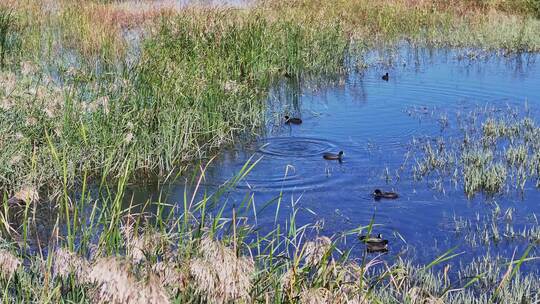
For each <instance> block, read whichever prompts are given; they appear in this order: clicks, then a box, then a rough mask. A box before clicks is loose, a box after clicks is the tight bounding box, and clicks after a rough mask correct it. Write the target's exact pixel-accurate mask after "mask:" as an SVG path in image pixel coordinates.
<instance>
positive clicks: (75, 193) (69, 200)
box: [0, 0, 540, 303]
mask: <svg viewBox="0 0 540 304" xmlns="http://www.w3.org/2000/svg"><path fill="white" fill-rule="evenodd" d="M539 17H540V2H538V1H537V0H518V1H504V0H476V1H474V0H461V1H443V0H416V1H414V0H390V1H368V0H360V1H350V0H338V1H307V0H293V1H282V0H268V1H260V2H256V3H253V4H250V5H248V6H246V7H242V8H231V7H218V8H216V7H204V6H189V7H178V6H172V5H171V4H170V2H166V1H165V2H162V3H161V4H160V5H157V4H156V2H151V1H134V2H131V1H106V0H103V1H91V0H84V1H72V0H45V1H33V0H0V83H1V86H0V147H1V149H0V177H1V178H0V188H1V189H2V206H1V207H0V209H1V211H0V231H1V234H0V297H1V298H2V301H3V302H8V303H30V302H39V303H59V302H62V303H204V302H208V303H231V302H236V303H252V302H260V303H270V302H272V303H493V302H498V303H518V302H519V303H532V302H534V301H537V300H538V299H537V298H535V297H538V294H539V290H540V286H539V283H538V282H539V278H538V276H537V275H536V274H533V273H531V274H525V273H521V272H520V271H519V269H520V267H521V266H522V264H524V263H527V262H528V261H530V260H533V259H534V258H532V257H530V256H529V251H530V250H531V248H532V247H529V248H528V249H527V250H526V251H524V252H518V253H516V254H515V255H514V256H512V257H500V256H491V255H490V254H489V253H486V254H485V255H483V256H479V257H477V259H475V261H474V262H472V263H471V264H470V265H465V266H462V267H461V268H460V269H459V270H456V271H455V272H456V274H455V275H450V274H449V270H448V267H445V262H447V261H449V260H451V259H452V258H455V257H457V256H458V255H459V252H454V251H453V250H449V251H448V252H446V253H444V254H442V255H441V256H440V257H439V258H438V259H436V260H434V261H433V262H432V263H431V264H428V265H422V266H419V265H413V264H412V262H410V261H407V260H404V259H399V258H398V259H397V260H396V261H395V262H393V264H388V263H387V262H386V261H384V260H383V259H381V258H380V257H378V256H368V255H365V256H363V257H362V258H359V259H356V258H355V259H353V258H350V257H349V254H350V251H349V250H346V251H343V250H342V249H340V248H338V245H337V244H338V243H339V242H340V239H341V238H342V236H333V237H332V238H328V237H326V236H319V235H318V230H317V226H316V225H315V224H313V225H308V226H301V227H297V226H296V223H295V216H296V211H295V210H294V206H293V208H292V209H293V211H292V213H291V216H290V220H289V222H288V223H287V225H286V226H280V225H277V226H276V227H275V230H273V231H272V232H269V233H268V234H266V235H261V234H260V232H259V231H258V230H257V229H256V227H255V226H254V224H253V220H252V219H251V217H253V215H252V214H251V213H250V210H253V208H254V207H253V201H251V200H250V199H249V198H247V199H246V201H243V202H235V204H236V206H238V207H237V208H232V212H225V211H224V210H226V209H225V206H224V205H223V202H222V195H223V193H224V192H226V190H227V189H231V188H233V187H234V186H235V184H236V183H238V182H239V181H240V180H241V179H242V178H243V177H245V176H246V175H247V174H249V171H250V169H251V168H253V166H256V163H257V160H250V162H248V163H247V164H246V166H245V167H244V168H243V169H242V170H241V172H238V174H237V176H236V177H235V178H233V179H232V180H231V181H230V182H228V183H227V184H226V185H224V186H223V187H222V188H220V189H219V190H218V191H217V192H216V193H204V190H203V189H200V188H199V187H198V186H199V185H200V184H201V182H202V180H203V179H204V172H205V167H204V166H201V168H200V170H199V172H198V175H196V178H195V179H196V180H195V182H196V185H197V187H196V188H195V189H197V190H196V191H195V192H198V193H204V195H202V197H203V199H202V200H200V201H199V200H197V199H196V197H199V196H197V193H186V194H185V196H184V198H183V201H181V202H178V204H177V205H174V206H171V205H170V204H169V202H167V201H165V200H164V199H163V200H162V198H160V199H158V200H157V201H150V200H149V201H148V202H147V204H146V205H145V206H137V210H139V211H137V212H135V211H134V210H135V209H136V208H135V206H130V208H125V207H124V206H123V202H124V200H125V197H124V196H125V195H126V185H127V184H128V183H130V182H133V181H136V180H137V179H141V176H142V178H144V176H148V175H157V176H160V178H161V180H166V179H169V176H171V175H173V176H174V175H175V174H182V173H184V172H183V170H184V169H185V167H186V166H188V165H190V164H193V162H196V161H201V160H204V161H201V162H206V163H207V162H211V156H212V155H213V153H215V151H216V150H218V149H220V148H222V147H224V146H226V145H229V144H231V143H234V142H235V141H237V140H238V139H239V138H242V137H243V136H246V135H247V136H253V135H255V134H258V133H260V132H261V127H262V126H263V124H264V120H265V118H264V110H265V102H264V101H265V96H266V93H267V92H268V90H269V88H270V87H271V86H272V85H273V84H274V83H275V82H276V81H277V80H278V79H280V78H283V77H290V78H297V79H309V78H310V77H313V78H320V77H332V76H335V75H340V74H343V73H347V72H349V71H350V70H353V69H355V68H362V67H363V66H364V64H363V62H362V61H361V60H362V56H361V54H362V52H365V51H368V50H370V49H373V48H376V47H380V46H381V45H385V46H388V45H390V46H392V45H396V44H397V43H399V42H401V41H404V40H405V41H408V42H409V43H411V44H413V45H425V46H434V47H465V48H471V49H473V50H474V49H482V50H489V51H492V52H499V53H501V54H503V55H504V54H510V53H519V52H538V51H540V34H539V33H540V20H539V19H538V18H539ZM351 60H352V65H351V64H350V63H351ZM519 123H520V124H519V126H518V130H517V131H516V132H518V134H517V135H516V136H517V138H519V140H521V139H523V138H525V140H526V143H527V144H526V145H525V146H519V145H515V146H512V149H508V150H507V151H505V152H504V153H506V154H504V155H503V154H497V155H496V157H495V158H494V157H493V155H492V154H489V153H488V152H489V151H487V152H486V150H485V149H483V148H485V147H483V146H480V145H478V146H471V147H469V148H470V151H464V152H463V155H460V157H461V158H460V159H459V160H456V162H458V161H460V162H461V164H465V165H466V164H467V163H471V162H473V163H474V162H479V165H477V166H472V167H470V168H472V169H470V170H469V171H467V168H468V167H465V169H463V170H464V171H466V172H465V173H464V174H463V176H464V177H463V178H464V179H466V180H465V181H464V184H465V186H464V187H466V189H465V191H467V193H469V192H471V193H474V192H476V191H480V190H494V192H496V190H498V189H499V188H500V187H502V184H503V183H504V182H505V180H503V181H501V178H500V177H499V176H500V175H502V174H499V173H501V172H502V170H503V169H501V170H496V169H497V168H496V167H495V164H493V162H494V161H497V164H498V163H499V162H500V163H501V164H502V163H503V160H504V161H506V162H507V163H508V165H509V166H512V168H515V170H514V171H515V172H517V173H516V174H519V173H521V172H525V171H526V170H530V171H531V172H532V173H531V174H536V175H537V174H538V166H539V165H538V160H536V158H538V157H537V155H536V154H534V157H535V158H534V160H536V162H530V163H529V162H527V159H528V158H527V157H528V156H527V152H526V151H524V150H523V147H525V148H527V149H530V148H531V147H536V145H537V144H536V142H537V141H534V138H536V137H537V136H538V132H537V130H538V128H537V127H534V126H533V122H530V121H526V120H523V121H521V122H519ZM482 128H483V129H482V130H483V132H484V133H482V134H481V135H479V134H472V135H474V136H476V137H481V136H482V135H483V136H484V138H485V139H486V141H487V140H492V141H498V140H501V138H503V139H504V138H506V137H508V134H509V133H504V132H510V131H511V130H512V125H506V124H504V123H502V122H499V121H496V120H487V121H486V122H483V124H482ZM509 130H510V131H509ZM471 132H472V131H471ZM472 135H471V136H472ZM527 140H528V141H527ZM512 144H513V142H512ZM429 148H430V147H429ZM473 148H474V149H473ZM468 152H470V153H468ZM467 153H468V154H467ZM486 153H488V154H489V155H488V154H486ZM501 153H502V152H501ZM486 155H487V156H486ZM439 156H440V155H435V154H433V150H431V149H428V147H425V150H424V155H423V156H422V157H423V162H422V163H419V164H418V168H417V169H418V172H420V173H419V178H423V176H420V175H423V174H424V173H428V171H432V170H435V171H437V170H439V171H440V172H443V171H444V172H443V173H445V172H446V171H445V170H447V167H446V166H447V165H448V166H450V165H449V164H448V163H447V162H446V161H445V160H440V161H439V159H438V157H439ZM483 156H486V157H487V160H486V161H485V162H481V161H482V157H483ZM208 159H210V160H208ZM441 162H442V164H441ZM465 165H464V166H465ZM529 165H530V166H529ZM192 166H193V165H192ZM501 166H502V165H501ZM473 169H474V170H473ZM491 169H493V170H491ZM489 170H491V171H493V172H494V174H492V175H493V176H494V177H493V179H483V177H482V176H488V175H489V174H488V175H486V174H483V173H482V172H485V171H489ZM535 170H536V171H535ZM424 171H425V172H424ZM491 171H490V172H491ZM514 171H512V172H514ZM533 171H534V172H533ZM171 172H173V173H171ZM504 175H505V176H506V171H505V174H504ZM536 175H534V176H536ZM479 176H480V177H479ZM489 176H491V175H489ZM531 178H532V177H531ZM520 181H521V180H517V182H516V183H518V184H519V185H521V183H520ZM521 187H522V186H521ZM96 188H97V190H96ZM276 212H279V209H278V210H277V211H276ZM366 224H368V223H366ZM49 227H50V229H49ZM372 228H373V223H371V224H369V225H367V226H366V227H359V228H358V229H356V230H354V231H350V232H346V233H344V234H345V235H347V234H348V235H352V234H358V233H360V232H363V233H366V232H367V233H370V232H371V230H372ZM531 246H532V245H531Z"/></svg>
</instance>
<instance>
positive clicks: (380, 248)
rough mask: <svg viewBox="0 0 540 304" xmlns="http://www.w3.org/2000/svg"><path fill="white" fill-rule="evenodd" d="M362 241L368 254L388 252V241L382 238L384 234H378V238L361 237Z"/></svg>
mask: <svg viewBox="0 0 540 304" xmlns="http://www.w3.org/2000/svg"><path fill="white" fill-rule="evenodd" d="M359 238H360V241H362V242H363V243H364V244H366V248H367V250H368V252H386V251H388V240H384V239H383V238H382V234H380V233H379V234H378V235H377V236H376V237H369V236H365V235H362V236H360V237H359Z"/></svg>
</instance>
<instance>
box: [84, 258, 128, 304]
mask: <svg viewBox="0 0 540 304" xmlns="http://www.w3.org/2000/svg"><path fill="white" fill-rule="evenodd" d="M88 280H89V282H91V283H94V284H96V287H97V289H96V290H95V291H94V293H93V299H94V301H95V302H97V303H118V304H123V303H134V302H135V301H137V299H138V293H139V286H138V284H137V282H136V281H135V279H134V278H133V276H132V275H131V273H130V272H129V271H128V270H127V265H126V264H125V263H122V262H120V261H119V260H117V259H116V258H114V257H105V258H100V259H98V260H97V261H96V263H95V264H94V265H93V266H92V269H91V270H90V272H89V273H88Z"/></svg>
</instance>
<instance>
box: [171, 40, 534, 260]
mask: <svg viewBox="0 0 540 304" xmlns="http://www.w3.org/2000/svg"><path fill="white" fill-rule="evenodd" d="M471 54H472V51H467V50H451V49H428V48H413V47H401V48H399V49H398V50H382V51H373V52H371V53H369V54H367V55H366V56H365V58H364V60H365V61H366V63H367V64H368V68H366V69H364V70H361V71H356V72H351V73H349V74H348V75H347V76H345V77H343V78H342V79H338V80H336V81H334V82H333V83H331V84H328V85H323V86H316V87H313V86H311V85H310V83H309V82H301V83H300V84H299V83H298V82H296V81H293V80H283V81H282V82H281V83H280V84H279V85H277V86H276V87H274V88H273V89H272V90H271V92H270V94H269V97H268V104H269V110H268V113H267V116H268V124H267V128H266V132H265V134H264V136H261V137H260V138H259V139H257V140H255V141H250V142H245V143H242V144H240V145H237V146H235V147H234V148H232V149H229V150H226V151H223V152H221V153H220V154H219V155H218V157H217V159H216V160H214V161H213V162H212V163H211V164H210V166H209V168H208V170H207V172H206V176H205V179H204V185H205V187H206V189H208V191H209V192H211V191H212V190H215V189H217V188H218V187H219V186H220V185H223V184H224V183H225V182H226V181H227V180H229V179H230V178H231V177H233V176H234V175H235V174H236V173H237V172H238V171H240V170H241V169H242V167H243V166H244V165H245V163H246V161H247V160H248V159H250V158H251V157H253V159H258V158H261V159H260V161H259V162H258V163H257V165H256V166H255V167H254V168H253V169H252V171H251V172H250V173H249V174H248V175H247V177H246V178H245V179H244V180H242V181H240V182H239V184H238V185H237V187H235V188H234V189H232V190H231V191H229V192H228V194H227V202H226V203H227V204H228V207H227V208H229V209H230V208H232V207H233V206H234V205H235V204H236V205H238V204H239V203H240V202H242V201H243V200H244V199H245V198H246V197H250V198H251V199H252V200H253V203H254V204H255V208H253V209H254V210H255V211H254V212H251V213H250V214H249V215H248V217H251V218H250V222H251V223H253V224H256V225H257V226H258V228H259V229H260V231H271V230H272V229H274V228H275V227H276V226H277V225H281V226H282V227H286V226H288V225H290V215H291V211H293V210H296V209H297V210H298V213H297V214H296V218H295V221H296V222H295V224H296V226H297V227H300V226H302V225H305V224H308V223H315V222H318V223H320V226H321V227H322V228H321V229H320V230H319V231H318V234H320V235H326V236H338V235H341V234H343V233H346V232H347V231H349V230H352V229H356V228H358V227H364V226H366V225H368V224H369V223H370V221H371V220H372V219H373V221H374V223H375V224H376V226H375V227H374V228H373V233H382V234H383V236H384V237H385V238H388V239H389V241H390V247H389V249H390V250H389V253H388V255H387V257H389V258H391V257H395V256H397V255H405V256H408V257H412V258H413V259H414V261H415V262H418V263H429V262H430V261H432V260H433V259H434V258H436V257H437V256H439V255H441V254H442V253H444V252H446V251H447V250H449V249H450V248H453V247H455V246H457V248H456V249H455V250H456V252H464V254H463V255H461V256H460V258H459V259H460V261H470V260H471V259H473V258H474V257H475V256H477V255H480V254H483V253H485V252H486V251H491V252H493V253H499V254H501V255H503V256H506V257H508V258H510V257H511V256H512V254H513V252H514V250H517V251H516V252H517V255H518V256H519V255H520V254H521V253H522V252H524V250H525V248H526V247H527V246H528V244H529V241H528V240H527V239H519V238H502V239H501V240H499V241H497V242H491V243H489V244H482V243H481V242H480V241H479V239H480V237H479V236H478V239H477V240H476V241H474V240H473V241H471V238H474V237H473V236H471V235H469V234H467V233H465V232H464V231H463V230H460V229H459V228H460V227H462V226H463V225H465V224H464V221H467V220H469V221H470V223H469V224H468V225H469V227H472V226H474V225H476V224H478V227H483V226H482V225H484V223H487V225H491V224H492V223H491V222H489V220H483V218H488V217H489V216H491V215H492V214H493V212H494V209H495V208H500V210H502V211H501V215H500V216H498V217H497V218H500V219H501V221H500V222H497V223H495V225H496V226H497V225H501V226H504V225H507V223H508V225H512V227H513V229H515V230H516V231H518V230H523V229H524V228H527V227H534V226H537V224H538V223H535V222H534V218H536V217H535V214H536V213H538V212H540V205H538V203H537V202H538V201H539V199H540V191H539V190H538V189H537V188H536V187H534V186H527V187H526V189H525V191H524V193H523V195H520V194H519V193H517V191H511V190H510V191H508V192H505V193H503V194H499V195H495V196H494V197H488V196H485V195H483V194H481V193H480V194H478V195H476V196H474V197H472V198H468V197H467V196H466V195H465V193H464V190H463V185H461V184H459V183H458V184H452V183H449V182H440V183H434V182H433V180H432V181H430V180H427V181H426V180H422V181H417V180H415V179H414V178H413V172H412V168H413V166H414V165H415V163H416V161H417V159H415V155H414V153H411V150H413V149H414V147H413V146H414V145H413V142H414V139H423V140H433V142H435V139H436V138H443V139H446V140H448V142H451V141H453V140H459V139H460V134H461V133H460V132H461V131H460V129H459V127H458V125H459V123H458V121H457V120H456V117H461V116H464V115H466V113H469V112H471V111H478V109H486V111H488V112H489V111H495V112H497V111H500V112H503V113H504V112H506V111H508V109H510V108H512V109H513V108H517V109H525V108H527V111H529V115H530V116H531V117H532V118H533V119H535V120H537V121H538V119H537V118H539V117H540V116H539V115H538V114H539V113H540V112H538V111H539V110H540V85H539V84H540V67H539V66H538V61H539V59H540V56H539V55H535V54H514V55H510V56H507V57H504V56H499V55H493V54H486V55H484V56H476V55H475V56H471ZM385 72H388V73H389V75H390V79H389V81H384V80H382V79H381V76H382V75H383V74H384V73H385ZM284 114H289V115H290V116H295V117H301V118H302V120H303V123H302V124H301V125H286V124H284V120H283V115H284ZM426 138H427V139H426ZM340 150H343V151H344V152H345V156H344V159H343V162H337V161H327V160H324V159H323V158H322V154H323V153H324V152H334V153H337V152H338V151H340ZM376 188H380V189H383V190H385V191H396V192H397V193H399V196H400V197H399V198H398V199H396V200H384V199H383V200H380V201H376V200H374V199H373V197H372V195H371V193H372V192H373V190H374V189H376ZM191 190H193V189H191ZM183 194H184V186H183V184H182V183H179V184H178V185H176V186H175V187H173V188H172V189H171V191H170V193H169V200H171V201H182V197H183ZM495 206H497V207H495ZM263 207H264V208H263ZM257 210H258V211H257ZM508 210H510V211H508ZM505 212H506V214H507V213H508V212H511V213H512V216H511V221H505V220H504V219H503V217H504V214H505ZM276 213H277V215H276ZM276 219H277V220H276ZM489 219H492V217H489ZM471 223H472V224H471ZM480 230H481V229H479V231H480ZM501 233H502V234H503V232H502V231H501ZM344 240H345V242H344V243H343V244H342V246H343V247H346V248H352V250H353V254H354V255H357V256H358V255H361V254H362V252H363V250H364V246H363V245H362V244H360V242H358V240H357V238H356V235H351V236H349V237H347V238H345V239H344ZM537 254H538V253H537V252H536V251H535V250H533V251H532V253H531V254H530V255H531V256H535V255H537ZM536 264H537V263H536V262H533V263H531V264H530V265H532V266H533V268H535V269H536V268H537V265H536Z"/></svg>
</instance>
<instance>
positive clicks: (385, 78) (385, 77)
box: [382, 73, 389, 81]
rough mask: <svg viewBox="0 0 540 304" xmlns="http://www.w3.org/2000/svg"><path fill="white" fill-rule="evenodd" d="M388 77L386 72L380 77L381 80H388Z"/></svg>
mask: <svg viewBox="0 0 540 304" xmlns="http://www.w3.org/2000/svg"><path fill="white" fill-rule="evenodd" d="M388 79H389V77H388V73H386V74H384V75H383V77H382V80H384V81H388Z"/></svg>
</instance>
